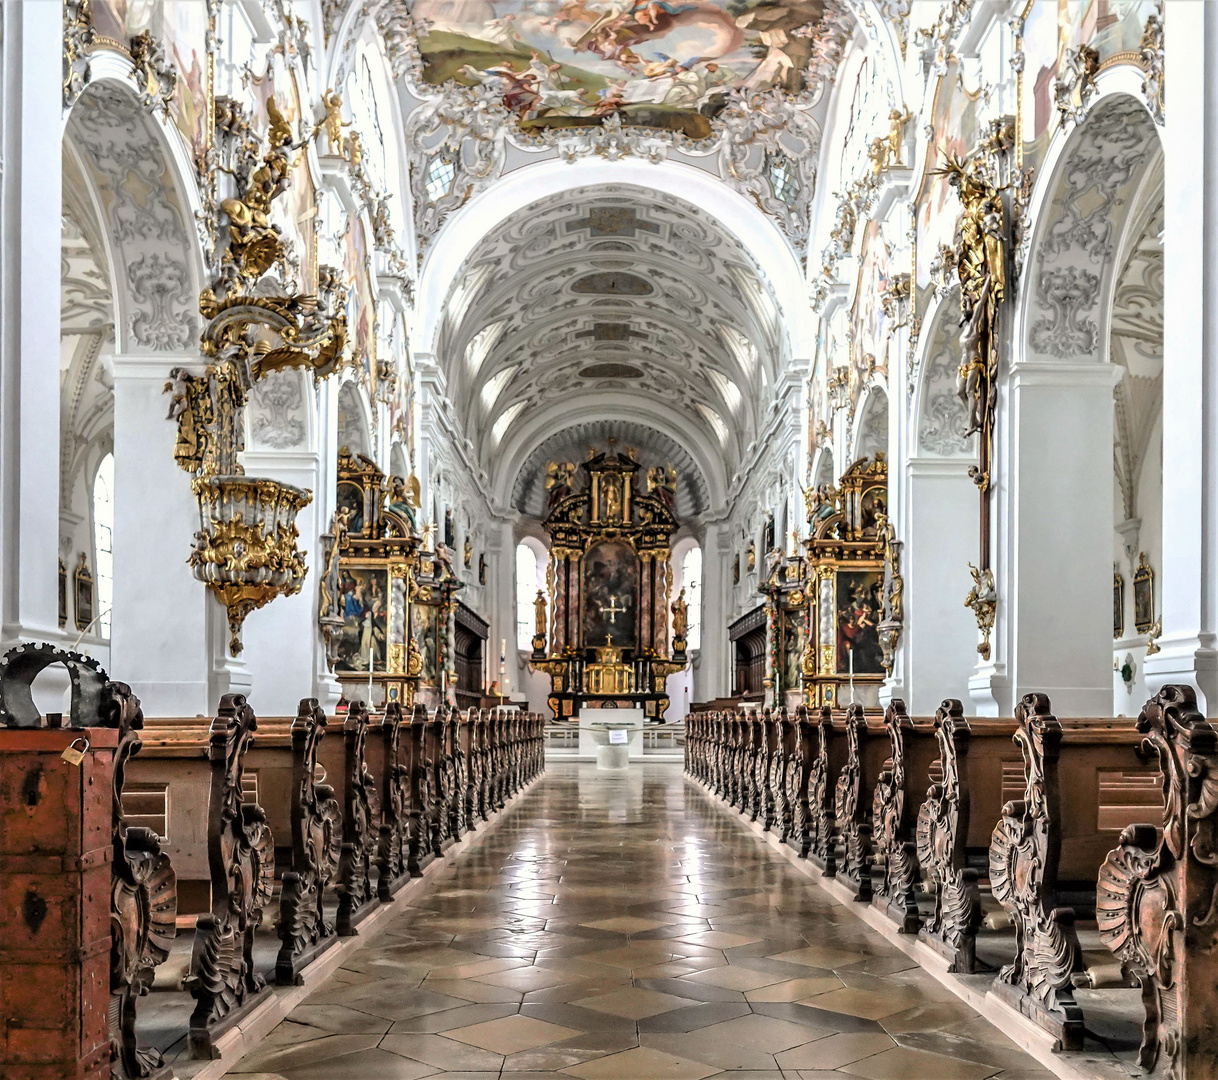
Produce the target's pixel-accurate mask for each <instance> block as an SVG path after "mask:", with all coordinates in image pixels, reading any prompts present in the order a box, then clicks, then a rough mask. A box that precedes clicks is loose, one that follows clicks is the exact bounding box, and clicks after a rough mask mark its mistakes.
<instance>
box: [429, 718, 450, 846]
mask: <svg viewBox="0 0 1218 1080" xmlns="http://www.w3.org/2000/svg"><path fill="white" fill-rule="evenodd" d="M447 729H448V706H447V705H440V706H439V707H437V709H436V711H435V712H434V713H432V716H431V720H430V721H429V722H428V724H427V746H428V751H427V762H428V764H429V765H430V767H431V806H430V808H429V809H430V813H429V814H428V816H427V818H428V820H427V826H428V832H429V840H430V843H431V852H432V854H433V855H435V856H436V858H439V857H440V856H441V855H443V854H444V848H445V846H446V843H445V842H446V841H448V840H449V838H448V836H447V825H448V797H449V789H448V773H447V771H446V769H445V761H444V759H445V755H446V749H445V745H444V743H445V736H446V734H447Z"/></svg>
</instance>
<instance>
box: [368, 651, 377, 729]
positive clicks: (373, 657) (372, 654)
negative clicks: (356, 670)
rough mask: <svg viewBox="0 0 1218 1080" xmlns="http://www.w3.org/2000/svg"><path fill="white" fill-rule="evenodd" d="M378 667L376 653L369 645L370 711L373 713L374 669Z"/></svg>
mask: <svg viewBox="0 0 1218 1080" xmlns="http://www.w3.org/2000/svg"><path fill="white" fill-rule="evenodd" d="M374 667H376V653H375V651H374V649H373V645H372V644H371V643H369V645H368V711H369V712H371V711H372V669H373V668H374Z"/></svg>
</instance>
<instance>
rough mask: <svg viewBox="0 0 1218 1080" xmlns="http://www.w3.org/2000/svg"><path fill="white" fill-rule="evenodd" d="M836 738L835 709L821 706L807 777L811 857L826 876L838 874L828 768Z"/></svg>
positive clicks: (831, 782) (832, 788)
mask: <svg viewBox="0 0 1218 1080" xmlns="http://www.w3.org/2000/svg"><path fill="white" fill-rule="evenodd" d="M832 737H833V710H832V709H830V707H829V706H828V705H822V706H821V710H820V715H819V717H818V718H817V722H816V738H817V742H816V756H815V757H814V758H813V759H812V770H811V772H810V773H809V775H808V831H809V834H810V836H809V841H810V842H809V844H808V857H809V858H810V859H811V860H812V862H813V863H814V864H815V866H816V868H817V869H818V870H820V872H821V873H822V874H824V875H825V877H834V876H835V875H836V874H837V837H836V835H835V832H836V830H835V825H836V820H835V817H834V810H835V807H834V794H835V792H834V786H833V780H832V777H831V776H830V769H829V741H830V739H832Z"/></svg>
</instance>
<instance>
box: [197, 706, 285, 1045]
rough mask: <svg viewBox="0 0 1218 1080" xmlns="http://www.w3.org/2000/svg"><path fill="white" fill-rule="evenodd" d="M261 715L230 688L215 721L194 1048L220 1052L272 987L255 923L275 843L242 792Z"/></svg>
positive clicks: (270, 877)
mask: <svg viewBox="0 0 1218 1080" xmlns="http://www.w3.org/2000/svg"><path fill="white" fill-rule="evenodd" d="M257 727H258V719H257V717H255V715H254V710H253V709H251V708H250V707H249V705H248V704H247V703H246V700H245V697H244V695H242V694H225V695H224V697H223V698H221V699H220V708H219V710H218V711H217V713H216V717H215V719H214V720H212V723H211V731H210V734H209V744H210V745H209V748H208V758H209V760H210V762H211V797H210V800H209V803H208V812H207V861H208V865H209V866H210V867H211V896H212V909H211V911H210V912H209V913H207V914H204V915H200V916H199V920H198V923H197V924H196V926H195V941H194V949H193V951H192V952H191V956H190V973H189V974H188V975H187V977H186V979H185V986H186V989H187V990H189V991H190V994H191V996H192V997H194V999H195V1008H194V1012H193V1013H192V1014H191V1017H190V1038H189V1045H190V1055H191V1057H193V1058H203V1059H209V1058H213V1057H215V1056H216V1049H215V1040H216V1039H217V1038H218V1037H219V1036H220V1035H222V1034H223V1033H224V1032H225V1031H227V1030H228V1029H229V1028H231V1027H232V1026H233V1025H234V1024H235V1023H237V1021H238V1020H240V1019H241V1017H242V1016H244V1015H245V1014H246V1013H247V1012H249V1011H250V1010H251V1009H252V1008H254V1007H255V1006H256V1005H258V1004H260V1003H261V1002H262V1001H263V999H264V998H266V997H267V996H268V995H269V994H270V992H271V991H270V988H269V987H268V986H266V983H265V980H264V979H263V978H262V977H261V976H260V975H259V974H258V973H257V972H256V971H255V970H254V929H255V927H257V926H258V924H259V923H260V922H261V921H262V911H263V908H265V907H266V905H267V903H268V902H269V901H270V899H271V889H272V886H273V884H274V879H275V843H274V840H273V839H272V837H271V830H270V829H269V828H268V827H267V824H266V815H265V814H264V813H263V811H262V807H260V806H258V805H257V803H247V802H243V801H242V798H241V766H242V761H243V760H244V758H245V752H246V751H247V750H248V749H249V746H250V743H251V742H252V741H253V737H254V731H255V730H256V729H257Z"/></svg>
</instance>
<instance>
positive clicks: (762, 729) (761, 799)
mask: <svg viewBox="0 0 1218 1080" xmlns="http://www.w3.org/2000/svg"><path fill="white" fill-rule="evenodd" d="M749 717H750V722H751V726H752V728H753V760H752V768H751V769H750V770H749V774H750V777H751V779H752V790H753V801H752V803H751V818H752V820H753V821H756V820H757V819H758V818H760V819H761V824H762V827H763V828H767V829H768V828H769V827H770V809H769V805H770V798H769V791H768V789H767V787H766V783H767V781H768V780H769V778H770V727H771V723H770V712H769V710H768V709H766V710H763V711H762V712H757V711H755V710H754V711H753V712H751V713H750V714H749Z"/></svg>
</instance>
